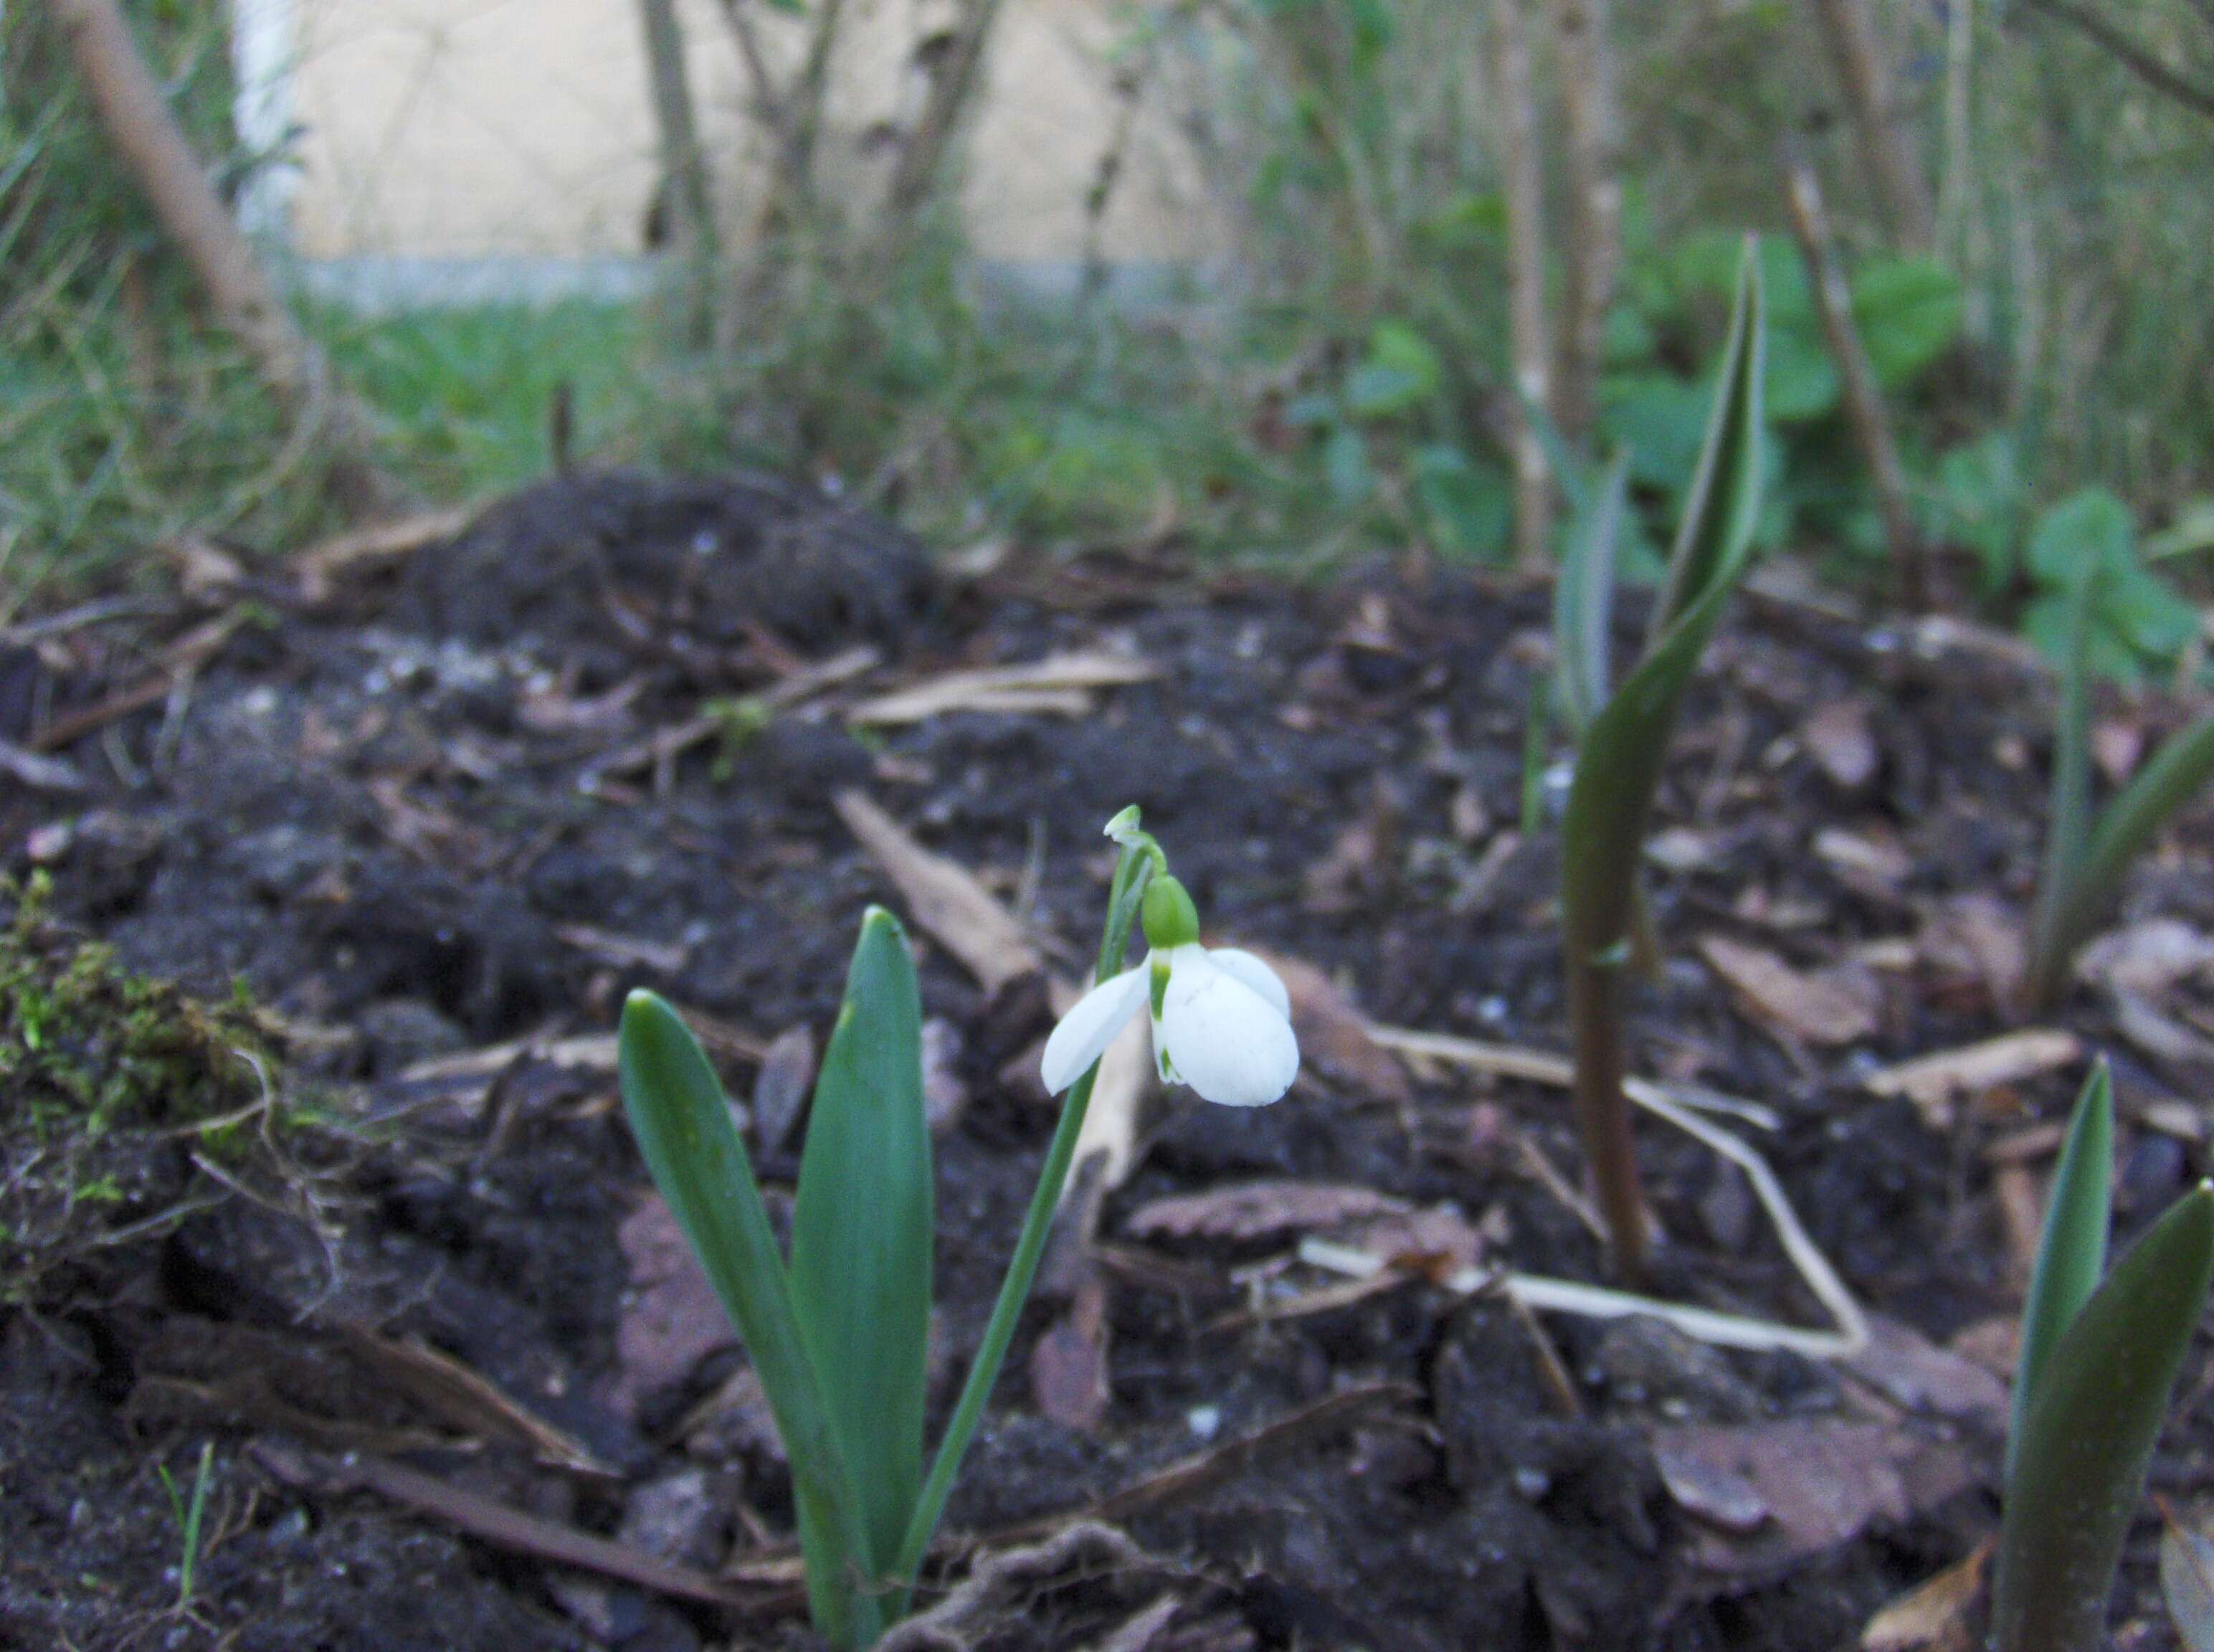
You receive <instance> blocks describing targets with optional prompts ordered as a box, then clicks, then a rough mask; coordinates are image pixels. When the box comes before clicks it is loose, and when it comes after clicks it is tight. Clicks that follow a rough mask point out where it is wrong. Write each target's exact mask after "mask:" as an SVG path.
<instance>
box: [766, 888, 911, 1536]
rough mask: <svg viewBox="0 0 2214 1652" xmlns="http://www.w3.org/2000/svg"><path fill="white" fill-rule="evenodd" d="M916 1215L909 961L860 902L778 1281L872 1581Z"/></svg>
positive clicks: (904, 1467)
mask: <svg viewBox="0 0 2214 1652" xmlns="http://www.w3.org/2000/svg"><path fill="white" fill-rule="evenodd" d="M932 1222H933V1217H932V1190H931V1153H930V1125H929V1121H928V1119H927V1117H926V1116H925V1113H924V1110H923V1099H922V1006H921V1001H920V997H919V995H918V994H917V992H916V988H915V979H914V960H913V959H912V958H910V957H909V956H908V945H907V934H906V932H905V931H904V930H902V928H901V927H900V924H899V920H898V919H896V918H895V917H893V916H892V915H891V914H890V913H889V912H887V911H885V910H884V909H883V908H881V907H872V908H870V909H869V912H868V915H867V916H866V917H865V918H864V919H863V920H862V921H861V937H860V939H859V942H858V943H857V944H856V945H855V946H854V948H853V964H852V966H851V968H850V969H849V970H847V976H846V1000H845V1003H844V1005H843V1006H841V1008H840V1010H839V1012H838V1025H837V1028H836V1030H835V1031H833V1032H832V1033H831V1035H830V1047H829V1049H828V1050H826V1051H825V1052H824V1054H823V1073H822V1077H821V1078H820V1079H819V1080H817V1081H816V1086H815V1104H814V1107H813V1109H812V1111H810V1115H809V1118H808V1125H807V1146H806V1149H805V1152H804V1153H803V1155H802V1157H801V1159H800V1166H799V1195H798V1202H797V1203H796V1204H795V1205H794V1207H793V1209H792V1268H791V1275H790V1277H791V1283H792V1312H793V1313H794V1315H795V1316H796V1317H797V1318H798V1321H799V1333H800V1337H801V1339H802V1341H803V1342H804V1343H805V1345H806V1348H807V1355H808V1360H809V1362H810V1364H811V1365H813V1367H815V1370H816V1373H817V1374H818V1375H819V1376H820V1378H821V1380H822V1386H823V1403H824V1404H825V1405H827V1406H828V1407H829V1413H830V1426H831V1429H833V1431H834V1432H835V1434H836V1435H837V1436H838V1443H839V1446H840V1447H841V1450H842V1451H843V1452H844V1453H845V1459H846V1464H847V1468H848V1469H850V1470H851V1471H852V1472H853V1484H854V1489H855V1490H856V1492H857V1493H858V1494H859V1498H860V1504H861V1508H860V1514H861V1523H862V1525H863V1526H864V1527H865V1529H866V1531H867V1533H868V1537H869V1544H870V1548H869V1555H868V1559H869V1563H870V1569H871V1570H872V1572H873V1573H875V1574H877V1575H879V1576H881V1575H884V1574H885V1573H887V1572H889V1571H890V1569H891V1567H892V1564H893V1563H894V1561H895V1560H896V1558H897V1557H898V1553H899V1545H900V1539H901V1538H902V1537H903V1536H904V1535H905V1534H906V1532H907V1523H908V1516H909V1515H910V1514H913V1513H914V1500H915V1495H916V1493H917V1492H918V1491H919V1490H920V1488H921V1485H922V1410H923V1396H924V1387H925V1367H926V1363H927V1356H928V1354H929V1344H930V1271H931V1252H932V1232H933V1229H932ZM808 1512H809V1514H810V1518H811V1517H812V1511H811V1510H810V1511H808Z"/></svg>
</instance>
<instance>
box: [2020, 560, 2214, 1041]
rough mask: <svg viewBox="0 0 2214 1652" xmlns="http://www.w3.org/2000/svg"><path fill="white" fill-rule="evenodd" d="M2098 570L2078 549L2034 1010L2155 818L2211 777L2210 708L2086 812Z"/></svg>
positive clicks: (2051, 993)
mask: <svg viewBox="0 0 2214 1652" xmlns="http://www.w3.org/2000/svg"><path fill="white" fill-rule="evenodd" d="M2101 577H2102V576H2101V572H2100V569H2099V566H2098V564H2097V563H2096V561H2095V560H2093V559H2090V558H2088V557H2087V558H2086V559H2085V561H2084V564H2083V568H2082V570H2081V572H2079V573H2078V574H2077V576H2076V582H2075V584H2074V585H2073V586H2072V587H2071V588H2070V591H2069V597H2068V602H2069V610H2068V644H2067V648H2066V652H2065V653H2064V657H2063V658H2062V661H2061V677H2060V713H2059V718H2058V726H2057V727H2056V728H2055V730H2054V731H2053V741H2052V805H2051V811H2050V813H2051V820H2050V823H2049V824H2048V825H2047V827H2046V844H2045V864H2044V866H2043V867H2042V869H2041V870H2040V872H2039V876H2038V886H2037V909H2036V913H2035V915H2034V921H2033V922H2032V924H2031V929H2030V949H2029V954H2030V956H2029V969H2028V972H2027V976H2026V977H2025V980H2024V982H2023V999H2024V1001H2025V1002H2026V1003H2027V1005H2028V1006H2029V1007H2031V1008H2032V1009H2042V1008H2044V1007H2046V1006H2049V1005H2050V1004H2051V1003H2052V1001H2053V1000H2055V999H2057V998H2058V996H2059V995H2060V990H2061V988H2062V987H2063V986H2064V984H2065V983H2066V982H2067V977H2068V968H2069V965H2070V963H2071V962H2072V961H2073V960H2074V958H2075V956H2076V948H2077V947H2079V946H2081V945H2083V942H2084V941H2085V940H2086V939H2089V936H2090V933H2091V932H2092V931H2093V930H2094V929H2095V928H2096V927H2097V926H2098V924H2099V922H2100V921H2101V918H2103V917H2104V916H2105V915H2106V914H2107V911H2108V909H2110V908H2111V907H2112V906H2113V901H2114V897H2115V896H2116V894H2117V893H2118V892H2119V890H2120V888H2121V884H2122V879H2123V878H2124V877H2125V876H2126V875H2127V873H2128V872H2129V869H2130V866H2131V863H2132V862H2133V861H2135V860H2136V859H2137V858H2138V855H2140V854H2144V850H2145V847H2146V846H2147V845H2148V844H2150V842H2151V841H2152V840H2153V838H2154V836H2155V835H2156V834H2157V833H2158V832H2159V830H2160V829H2161V827H2162V825H2163V824H2165V823H2167V821H2168V819H2169V818H2170V817H2172V816H2173V815H2174V814H2175V812H2176V811H2178V810H2180V809H2181V808H2182V807H2183V806H2184V805H2186V803H2188V802H2190V801H2191V799H2192V798H2193V797H2194V796H2196V795H2197V794H2198V792H2199V788H2200V787H2201V786H2204V785H2205V784H2206V781H2207V780H2208V778H2209V777H2210V776H2214V717H2206V718H2201V719H2199V721H2198V722H2196V723H2193V725H2191V726H2190V727H2189V728H2186V729H2185V730H2184V731H2182V732H2181V733H2180V734H2178V735H2176V736H2175V737H2173V738H2172V739H2170V740H2169V741H2168V743H2167V744H2165V745H2163V746H2162V747H2161V749H2160V750H2158V751H2157V752H2156V753H2155V754H2154V756H2153V758H2152V761H2151V762H2148V763H2147V764H2146V765H2145V766H2144V768H2142V769H2140V770H2138V773H2137V774H2136V775H2135V776H2134V777H2132V778H2131V780H2130V783H2129V784H2128V785H2127V786H2124V787H2123V788H2122V789H2121V791H2120V792H2119V793H2118V794H2117V795H2116V796H2115V798H2114V799H2113V802H2111V803H2109V804H2108V805H2107V807H2106V810H2105V811H2104V812H2103V813H2101V815H2100V816H2099V817H2098V818H2097V820H2096V821H2095V822H2094V821H2093V819H2092V816H2091V761H2090V738H2091V737H2090V723H2091V713H2090V694H2089V677H2090V664H2089V648H2090V613H2091V604H2092V601H2093V598H2094V596H2095V590H2096V587H2097V584H2098V582H2099V580H2100V579H2101Z"/></svg>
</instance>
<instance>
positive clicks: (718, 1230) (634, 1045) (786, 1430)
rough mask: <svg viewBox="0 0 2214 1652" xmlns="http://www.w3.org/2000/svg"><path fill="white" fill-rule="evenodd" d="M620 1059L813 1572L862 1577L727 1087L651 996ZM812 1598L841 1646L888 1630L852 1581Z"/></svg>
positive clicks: (849, 1495)
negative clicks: (752, 1389)
mask: <svg viewBox="0 0 2214 1652" xmlns="http://www.w3.org/2000/svg"><path fill="white" fill-rule="evenodd" d="M617 1064H618V1067H619V1068H620V1070H621V1079H622V1092H623V1104H624V1106H625V1108H626V1109H627V1111H628V1113H629V1115H630V1127H631V1131H632V1134H633V1135H635V1136H636V1137H637V1138H638V1146H639V1153H640V1154H641V1155H642V1156H643V1157H644V1158H645V1165H646V1168H647V1170H649V1171H651V1172H652V1175H653V1180H654V1185H655V1186H657V1187H658V1188H659V1189H660V1190H661V1196H662V1197H663V1198H664V1199H665V1200H667V1201H668V1202H669V1208H670V1214H671V1215H674V1216H675V1217H676V1225H677V1226H678V1227H681V1228H682V1230H683V1232H684V1237H685V1238H686V1239H688V1240H689V1241H690V1242H691V1245H692V1250H693V1253H694V1255H696V1256H697V1257H699V1258H700V1266H701V1268H702V1269H703V1270H705V1271H706V1276H707V1282H708V1283H709V1284H710V1285H712V1286H713V1288H714V1290H715V1294H716V1296H717V1297H718V1298H719V1300H721V1302H722V1304H723V1308H724V1311H725V1312H727V1313H728V1314H729V1315H730V1316H731V1323H732V1324H733V1325H736V1326H737V1328H738V1334H739V1336H740V1337H743V1338H744V1340H745V1344H746V1352H747V1353H748V1355H750V1356H751V1357H752V1360H753V1362H754V1370H755V1374H758V1375H759V1376H760V1378H761V1390H762V1392H763V1393H764V1394H765V1395H766V1396H767V1397H768V1406H769V1411H770V1414H771V1415H772V1416H774V1418H775V1419H776V1429H777V1434H778V1435H779V1436H780V1438H781V1439H782V1440H783V1441H784V1448H785V1454H786V1456H787V1457H788V1458H789V1459H791V1462H792V1483H793V1484H794V1486H795V1487H796V1488H798V1492H799V1495H800V1496H802V1497H803V1498H804V1499H805V1500H806V1501H807V1502H808V1504H809V1505H810V1508H812V1510H813V1511H814V1518H813V1519H812V1520H810V1529H808V1530H806V1531H805V1533H804V1535H806V1536H807V1537H808V1538H809V1539H810V1542H811V1544H812V1545H814V1546H815V1550H816V1552H814V1553H811V1554H810V1556H809V1557H808V1571H809V1576H810V1579H812V1578H814V1577H816V1576H818V1575H820V1576H823V1577H825V1578H829V1579H837V1580H841V1582H842V1580H847V1579H853V1578H858V1576H859V1569H860V1568H862V1567H863V1565H864V1563H865V1557H867V1555H868V1553H869V1543H868V1538H867V1534H866V1531H865V1527H864V1526H863V1524H862V1521H861V1518H860V1505H859V1501H858V1500H857V1499H856V1497H855V1496H854V1495H853V1482H852V1480H851V1478H849V1476H848V1474H847V1466H846V1463H845V1459H844V1456H843V1453H842V1452H841V1449H840V1447H839V1444H838V1438H837V1435H836V1434H835V1432H834V1431H833V1430H832V1429H831V1426H830V1414H829V1409H828V1407H827V1406H826V1405H825V1404H824V1401H823V1392H822V1388H821V1386H820V1384H819V1383H818V1382H817V1381H816V1374H815V1369H814V1367H812V1366H811V1365H810V1363H809V1362H808V1358H807V1352H806V1348H805V1345H804V1343H803V1341H802V1339H801V1337H800V1331H799V1321H798V1318H797V1317H796V1316H795V1315H794V1313H793V1312H792V1297H791V1294H790V1292H789V1290H788V1289H787V1288H786V1282H785V1275H784V1263H783V1260H782V1258H781V1257H780V1256H779V1255H778V1253H777V1245H776V1235H775V1233H774V1232H772V1231H771V1229H770V1227H769V1225H768V1212H767V1211H766V1210H765V1209H763V1208H762V1206H761V1187H760V1184H758V1183H756V1182H755V1179H754V1168H753V1163H752V1161H751V1160H750V1159H749V1158H748V1157H747V1156H746V1149H745V1144H744V1143H743V1141H739V1140H738V1132H737V1127H736V1126H735V1125H734V1124H732V1123H731V1109H730V1103H729V1101H728V1100H727V1099H726V1098H725V1096H724V1094H723V1086H722V1085H721V1084H720V1083H719V1082H718V1081H717V1080H716V1077H715V1071H714V1069H713V1068H712V1067H710V1066H709V1065H708V1064H707V1057H706V1055H705V1054H704V1053H702V1051H701V1050H700V1045H699V1043H698V1042H697V1041H696V1040H695V1039H694V1037H692V1034H691V1032H690V1031H688V1029H687V1028H686V1027H685V1025H684V1023H683V1021H682V1019H679V1018H678V1016H677V1013H676V1011H675V1010H673V1009H671V1008H670V1006H668V1004H667V1003H665V1002H664V1000H661V999H659V998H657V997H656V996H655V995H654V994H651V993H649V992H634V993H633V994H631V995H630V997H629V999H628V1000H627V1001H626V1002H625V1003H624V1005H623V1013H622V1034H621V1038H620V1039H619V1041H618V1043H617ZM849 1597H850V1598H849ZM810 1606H812V1607H813V1609H814V1612H815V1614H816V1628H817V1629H819V1630H821V1631H823V1633H824V1634H825V1635H827V1636H829V1637H830V1638H831V1639H832V1640H834V1641H836V1642H840V1643H847V1644H855V1643H858V1644H862V1645H865V1644H867V1643H868V1642H869V1641H871V1640H872V1639H874V1638H875V1637H876V1635H877V1633H878V1631H879V1629H880V1628H881V1626H882V1618H881V1614H880V1612H879V1610H878V1604H877V1602H876V1601H875V1600H874V1599H873V1598H872V1597H869V1596H867V1595H865V1594H853V1591H852V1588H851V1584H850V1582H842V1586H833V1587H832V1588H829V1589H828V1590H827V1591H826V1592H824V1593H822V1594H817V1593H816V1591H815V1590H814V1589H813V1588H810Z"/></svg>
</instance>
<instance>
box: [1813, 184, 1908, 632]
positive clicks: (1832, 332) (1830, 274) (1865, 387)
mask: <svg viewBox="0 0 2214 1652" xmlns="http://www.w3.org/2000/svg"><path fill="white" fill-rule="evenodd" d="M1784 195H1785V198H1786V199H1787V201H1788V202H1789V205H1790V208H1791V228H1792V230H1793V232H1794V233H1795V235H1796V236H1798V240H1799V252H1800V255H1801V257H1802V258H1804V259H1805V260H1806V262H1807V285H1809V286H1811V287H1813V290H1814V305H1815V309H1816V310H1817V311H1818V313H1819V314H1820V316H1821V320H1822V332H1823V334H1824V335H1825V337H1826V338H1827V340H1829V345H1830V354H1831V355H1832V357H1833V358H1835V359H1836V361H1837V364H1838V377H1839V378H1840V379H1841V380H1842V381H1843V383H1844V401H1845V417H1846V419H1847V421H1848V422H1849V423H1850V425H1851V426H1852V432H1853V445H1854V446H1856V447H1857V448H1858V449H1860V450H1861V457H1862V460H1864V461H1865V462H1867V465H1868V474H1869V475H1870V476H1871V477H1872V478H1873V479H1874V480H1875V499H1876V509H1877V511H1879V512H1880V513H1881V516H1882V517H1883V536H1884V541H1885V543H1886V545H1887V548H1888V549H1889V551H1890V554H1891V566H1892V576H1893V583H1894V585H1895V589H1896V592H1897V596H1898V597H1899V603H1900V604H1901V606H1903V607H1905V609H1908V610H1909V611H1910V612H1918V611H1919V610H1920V609H1921V608H1922V606H1923V602H1924V600H1925V597H1926V595H1927V593H1926V592H1925V591H1924V590H1923V566H1922V564H1923V557H1922V535H1921V533H1920V531H1919V530H1918V529H1917V528H1916V526H1915V522H1914V511H1913V507H1912V505H1911V502H1910V500H1909V499H1908V496H1907V491H1906V471H1905V467H1904V466H1902V465H1901V464H1900V463H1899V448H1898V446H1897V444H1895V443H1893V440H1892V437H1891V418H1890V415H1889V413H1887V411H1886V410H1885V407H1884V401H1883V389H1882V387H1881V386H1880V385H1879V384H1878V383H1877V382H1876V377H1875V368H1874V367H1873V366H1872V365H1871V364H1869V361H1868V351H1867V349H1866V347H1865V346H1863V345H1862V342H1861V335H1860V329H1859V328H1858V327H1856V325H1855V324H1854V321H1853V300H1852V293H1851V291H1850V289H1849V288H1848V287H1847V286H1846V285H1845V272H1844V270H1843V269H1842V268H1840V267H1839V266H1838V254H1837V249H1836V247H1835V246H1834V244H1833V243H1832V241H1831V238H1830V225H1829V219H1828V216H1827V215H1826V213H1825V212H1824V211H1823V210H1822V187H1821V185H1820V183H1819V182H1818V181H1817V180H1816V179H1815V177H1814V172H1813V168H1811V167H1809V166H1808V165H1807V163H1806V162H1804V161H1803V160H1801V159H1798V158H1797V157H1795V156H1787V157H1786V160H1785V162H1784Z"/></svg>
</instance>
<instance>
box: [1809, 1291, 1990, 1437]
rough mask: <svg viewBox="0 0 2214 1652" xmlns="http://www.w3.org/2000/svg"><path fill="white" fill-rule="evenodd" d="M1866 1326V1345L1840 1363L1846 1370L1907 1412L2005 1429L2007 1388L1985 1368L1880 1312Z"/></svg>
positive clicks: (1870, 1316) (1988, 1427) (1982, 1426)
mask: <svg viewBox="0 0 2214 1652" xmlns="http://www.w3.org/2000/svg"><path fill="white" fill-rule="evenodd" d="M1844 1366H1845V1369H1847V1370H1848V1371H1850V1372H1851V1373H1852V1374H1854V1375H1855V1376H1856V1377H1858V1378H1859V1379H1860V1380H1862V1382H1865V1383H1867V1384H1868V1386H1870V1387H1871V1388H1874V1389H1875V1391H1876V1392H1878V1393H1881V1394H1882V1395H1883V1396H1884V1397H1885V1398H1887V1399H1889V1400H1891V1401H1892V1402H1893V1404H1899V1405H1904V1406H1905V1407H1907V1408H1908V1409H1909V1410H1916V1411H1921V1412H1923V1413H1925V1414H1927V1415H1929V1416H1942V1417H1948V1418H1950V1419H1951V1420H1953V1421H1954V1422H1956V1423H1973V1424H1975V1425H1976V1426H1978V1427H1979V1428H1982V1429H1986V1430H1988V1431H1989V1432H1991V1433H1992V1434H1994V1435H1997V1434H2001V1433H2003V1432H2004V1431H2005V1429H2006V1423H2007V1386H2006V1384H2004V1383H2003V1382H2002V1381H2000V1380H1998V1378H1997V1377H1996V1376H1994V1375H1992V1374H1991V1371H1990V1370H1989V1369H1988V1368H1987V1367H1985V1366H1982V1365H1979V1364H1978V1363H1977V1362H1976V1361H1973V1360H1972V1359H1969V1358H1968V1357H1967V1356H1966V1355H1961V1354H1957V1353H1954V1351H1953V1350H1951V1349H1944V1348H1940V1347H1938V1346H1937V1345H1936V1343H1932V1342H1930V1341H1929V1340H1927V1339H1926V1338H1925V1337H1923V1335H1922V1334H1921V1333H1920V1332H1919V1331H1916V1330H1914V1329H1913V1328H1912V1327H1911V1326H1910V1325H1902V1324H1901V1323H1899V1321H1898V1320H1896V1319H1889V1318H1887V1317H1886V1316H1885V1315H1883V1314H1881V1313H1871V1314H1869V1315H1868V1346H1867V1347H1866V1348H1864V1349H1862V1350H1861V1351H1860V1352H1859V1353H1858V1354H1856V1355H1853V1356H1852V1357H1851V1358H1850V1359H1849V1360H1847V1361H1844Z"/></svg>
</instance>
